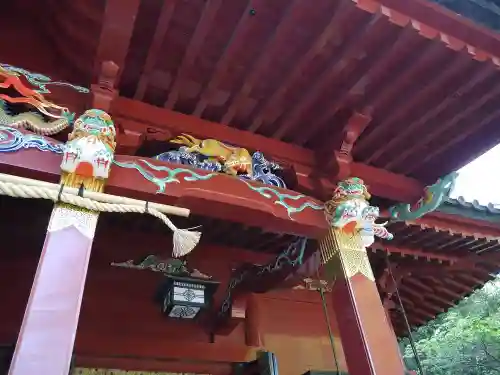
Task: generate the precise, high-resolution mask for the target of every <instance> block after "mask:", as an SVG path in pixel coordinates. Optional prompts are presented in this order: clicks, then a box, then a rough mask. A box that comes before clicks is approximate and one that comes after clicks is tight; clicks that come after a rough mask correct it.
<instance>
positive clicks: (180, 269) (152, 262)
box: [111, 255, 212, 280]
mask: <svg viewBox="0 0 500 375" xmlns="http://www.w3.org/2000/svg"><path fill="white" fill-rule="evenodd" d="M111 266H112V267H121V268H130V269H136V270H149V271H153V272H160V273H163V274H167V275H175V276H187V277H192V278H197V279H207V280H208V279H211V278H212V276H208V275H205V274H204V273H201V272H200V271H198V270H197V269H196V268H194V269H192V270H191V269H189V268H188V266H187V263H186V261H183V260H181V259H172V258H171V259H162V258H160V257H158V256H156V255H148V256H147V257H145V258H144V259H142V260H140V261H139V262H136V261H134V260H127V261H126V262H119V263H115V262H113V263H111Z"/></svg>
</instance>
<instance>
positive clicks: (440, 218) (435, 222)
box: [409, 211, 500, 241]
mask: <svg viewBox="0 0 500 375" xmlns="http://www.w3.org/2000/svg"><path fill="white" fill-rule="evenodd" d="M409 223H412V222H409ZM414 223H416V224H422V225H424V226H427V227H434V228H437V229H441V230H446V231H452V232H454V233H461V234H463V235H464V236H481V237H485V238H487V239H490V240H497V241H500V227H499V226H498V223H492V222H489V221H486V220H474V219H471V218H468V217H465V216H460V215H449V214H446V213H444V212H438V211H434V212H431V213H429V214H428V215H425V216H424V217H422V218H420V219H417V220H415V221H414Z"/></svg>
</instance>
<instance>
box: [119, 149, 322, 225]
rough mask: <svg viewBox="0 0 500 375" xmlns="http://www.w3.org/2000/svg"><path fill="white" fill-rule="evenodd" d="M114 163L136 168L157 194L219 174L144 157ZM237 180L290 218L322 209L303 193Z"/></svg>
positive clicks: (123, 166) (320, 205)
mask: <svg viewBox="0 0 500 375" xmlns="http://www.w3.org/2000/svg"><path fill="white" fill-rule="evenodd" d="M139 162H140V163H139ZM114 164H115V165H117V166H118V167H121V168H128V169H135V170H137V171H138V172H139V173H140V174H141V175H142V176H143V177H144V178H145V179H146V180H148V181H150V182H152V183H154V184H155V185H156V186H157V187H158V190H157V193H158V194H161V193H165V189H166V187H167V185H168V184H170V183H179V182H181V181H185V182H194V181H205V180H209V179H211V178H214V177H217V176H219V175H218V174H217V173H215V172H212V173H206V172H205V173H197V172H195V171H193V170H191V169H187V168H172V167H169V166H167V165H156V164H154V163H152V162H151V161H148V160H146V159H139V160H138V162H120V161H117V160H115V161H114ZM239 181H241V182H242V183H244V184H246V185H247V186H248V188H249V189H250V190H252V191H254V192H256V193H258V194H260V195H261V196H262V197H263V198H265V199H268V200H271V201H272V202H273V203H274V204H277V205H279V206H282V207H284V208H285V209H286V211H287V214H288V216H289V217H290V218H292V215H293V214H296V213H300V212H302V211H304V210H305V209H307V208H310V209H312V210H323V205H322V204H320V203H319V202H318V201H316V200H314V199H312V198H310V197H308V196H306V195H304V194H299V193H294V192H290V191H288V192H286V191H285V192H283V191H280V189H278V188H276V187H270V186H258V184H255V183H253V182H252V181H248V180H246V179H239ZM292 219H293V218H292Z"/></svg>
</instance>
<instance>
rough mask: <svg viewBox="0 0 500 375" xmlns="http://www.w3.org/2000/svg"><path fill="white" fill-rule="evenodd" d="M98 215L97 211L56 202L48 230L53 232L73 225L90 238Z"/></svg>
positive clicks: (92, 235)
mask: <svg viewBox="0 0 500 375" xmlns="http://www.w3.org/2000/svg"><path fill="white" fill-rule="evenodd" d="M98 217H99V213H98V212H95V211H90V210H87V209H85V208H81V207H77V206H73V205H71V204H67V203H58V204H56V206H55V207H54V210H53V211H52V216H51V218H50V221H49V227H48V231H49V232H55V231H58V230H62V229H64V228H69V227H71V226H73V227H75V228H76V229H77V230H78V231H79V232H80V233H82V234H83V235H84V236H85V237H88V238H90V239H92V238H93V237H94V233H95V229H96V226H97V219H98Z"/></svg>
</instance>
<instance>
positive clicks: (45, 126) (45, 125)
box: [0, 100, 74, 136]
mask: <svg viewBox="0 0 500 375" xmlns="http://www.w3.org/2000/svg"><path fill="white" fill-rule="evenodd" d="M73 119H74V113H68V115H67V117H63V118H59V119H56V120H53V121H47V120H45V119H44V117H43V116H42V115H41V114H39V113H37V112H23V113H20V114H18V115H11V114H10V113H9V110H8V108H7V104H6V102H5V101H4V100H0V125H6V126H12V127H14V128H24V129H28V130H31V131H33V132H34V133H36V134H40V135H48V136H50V135H53V134H57V133H59V132H61V131H62V130H64V129H66V128H67V127H69V126H70V124H71V123H72V122H73Z"/></svg>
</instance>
